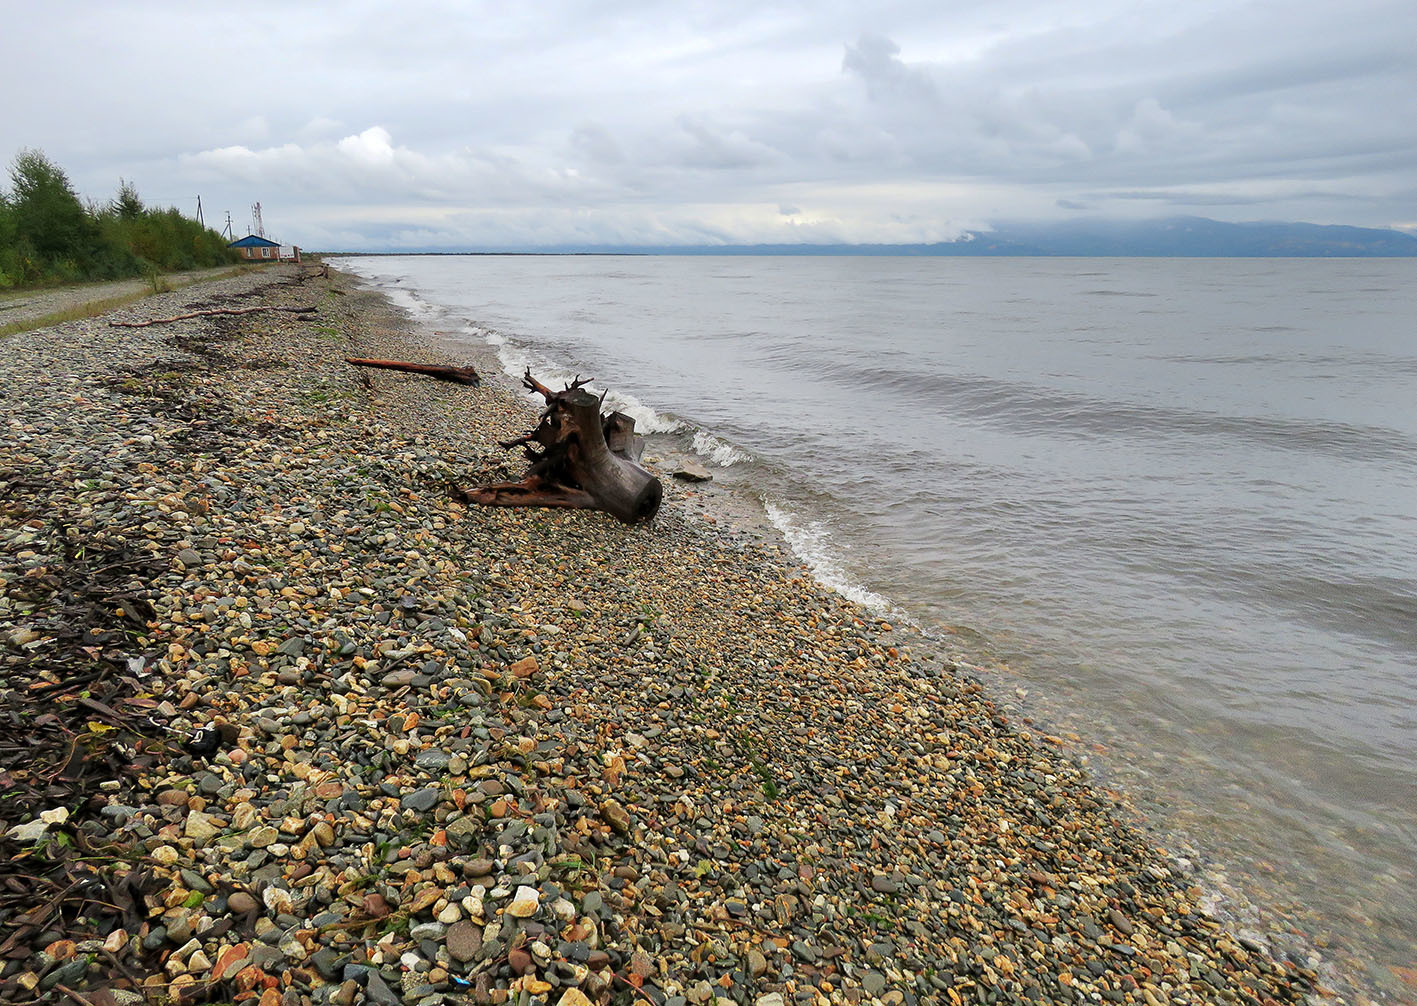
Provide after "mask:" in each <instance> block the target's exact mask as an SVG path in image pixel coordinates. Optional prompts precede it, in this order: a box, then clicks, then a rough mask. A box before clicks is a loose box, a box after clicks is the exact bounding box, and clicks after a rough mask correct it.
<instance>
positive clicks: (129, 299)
mask: <svg viewBox="0 0 1417 1006" xmlns="http://www.w3.org/2000/svg"><path fill="white" fill-rule="evenodd" d="M253 268H255V267H254V266H248V265H241V266H236V267H234V268H232V269H223V270H222V271H221V272H218V273H213V274H212V275H210V276H201V277H199V278H196V279H189V280H187V281H186V282H185V283H184V282H179V283H178V284H177V286H178V287H184V286H194V285H196V284H198V283H210V282H213V281H215V280H219V279H230V278H232V277H233V276H242V275H245V274H246V273H248V272H250V271H251V270H252V269H253ZM181 275H182V274H181V273H176V274H170V275H159V276H156V277H150V278H149V279H148V288H147V289H145V290H135V291H133V292H132V293H125V294H120V295H118V296H116V297H104V298H102V299H100V300H91V301H89V302H87V303H85V304H75V305H73V306H72V307H68V308H65V309H64V310H62V311H54V312H52V313H50V314H44V315H40V316H39V317H37V318H28V319H26V320H24V321H12V322H10V323H8V324H5V325H0V339H3V338H5V336H7V335H18V334H19V333H21V332H33V331H34V330H35V329H37V328H49V327H50V326H51V325H62V324H64V323H65V322H66V321H84V320H86V319H88V318H97V317H98V316H99V315H101V314H107V313H108V312H109V311H116V310H117V309H118V308H120V307H127V306H128V305H129V304H136V303H137V302H138V301H140V300H143V299H144V298H147V297H151V296H152V295H153V294H155V293H167V292H169V291H171V290H173V289H175V288H174V287H173V285H172V284H171V283H170V282H169V279H170V278H171V276H181ZM105 282H108V281H105ZM88 285H90V284H85V283H75V284H71V285H70V286H67V287H62V288H59V289H65V290H82V289H83V288H84V287H85V286H88ZM34 292H35V291H33V290H18V291H14V292H12V293H8V294H6V295H5V297H4V298H0V299H4V300H10V299H16V298H19V297H24V296H29V295H32V294H33V293H34ZM44 292H46V293H47V292H49V291H48V290H46V291H44Z"/></svg>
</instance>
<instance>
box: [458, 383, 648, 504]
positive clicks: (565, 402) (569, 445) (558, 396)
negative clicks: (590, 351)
mask: <svg viewBox="0 0 1417 1006" xmlns="http://www.w3.org/2000/svg"><path fill="white" fill-rule="evenodd" d="M522 383H524V384H525V385H526V386H527V387H528V388H529V389H531V390H532V391H535V392H536V393H537V394H539V395H541V396H542V398H544V399H545V400H546V409H545V411H543V412H542V413H541V418H540V421H539V422H538V423H537V426H536V429H534V430H532V431H531V432H530V433H528V434H527V435H526V436H524V437H519V438H518V439H516V440H512V441H508V442H507V443H504V444H503V445H502V446H503V447H504V448H512V447H522V448H523V450H524V451H525V453H526V456H527V460H529V461H530V462H531V468H530V470H529V471H528V472H527V474H526V477H525V478H524V479H522V480H521V481H520V482H504V483H500V484H497V485H490V486H480V487H478V488H476V489H471V490H468V491H467V492H466V493H464V494H463V495H464V496H465V497H466V498H467V499H469V500H471V501H472V502H474V503H480V504H482V505H483V506H551V507H573V508H576V509H583V510H585V509H589V510H604V511H605V512H606V513H608V514H610V515H611V516H613V517H615V518H617V519H619V520H622V521H624V522H625V523H627V524H635V523H639V522H641V521H646V520H649V519H650V518H651V517H653V516H654V515H655V514H656V513H658V512H659V504H660V501H661V499H662V498H663V495H664V487H663V486H662V485H660V482H659V479H657V478H655V477H654V476H653V475H651V474H650V473H649V472H647V471H646V470H645V469H644V468H643V467H641V465H640V463H639V460H640V457H641V456H642V455H643V453H644V438H643V437H641V436H639V435H637V434H636V433H635V421H634V420H633V419H631V418H630V417H629V416H627V415H625V414H624V413H621V412H612V413H610V414H609V415H608V416H604V417H602V416H601V414H600V406H601V404H602V402H603V401H604V398H603V396H601V397H597V396H595V395H593V394H591V393H590V392H589V391H587V390H585V388H584V385H585V384H586V383H587V382H585V381H582V380H579V379H577V380H575V381H573V382H572V383H571V384H568V385H567V386H566V388H565V390H563V391H552V390H551V389H550V388H548V387H546V385H544V384H541V383H540V382H539V381H537V380H536V379H535V378H534V377H532V376H531V370H530V368H528V369H527V372H526V374H525V376H524V377H523V378H522ZM533 444H536V445H538V446H539V447H540V448H541V449H540V450H537V449H536V448H535V447H533V446H532V445H533Z"/></svg>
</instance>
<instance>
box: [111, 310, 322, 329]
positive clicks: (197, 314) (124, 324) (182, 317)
mask: <svg viewBox="0 0 1417 1006" xmlns="http://www.w3.org/2000/svg"><path fill="white" fill-rule="evenodd" d="M257 311H284V312H285V313H286V314H314V313H315V308H313V307H269V306H267V305H264V304H263V305H261V306H259V307H217V308H212V309H211V310H208V311H188V312H187V313H186V314H174V315H173V316H172V317H171V318H151V319H149V320H148V321H110V322H109V323H108V324H109V325H111V326H112V327H114V328H147V327H148V326H149V325H170V324H172V323H173V322H174V321H186V320H187V319H189V318H211V317H214V316H215V315H220V314H255V313H256V312H257Z"/></svg>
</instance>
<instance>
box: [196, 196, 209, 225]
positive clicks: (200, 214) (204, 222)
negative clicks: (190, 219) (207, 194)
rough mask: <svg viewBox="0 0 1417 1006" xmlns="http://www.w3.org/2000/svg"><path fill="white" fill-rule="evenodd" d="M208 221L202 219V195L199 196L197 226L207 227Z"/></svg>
mask: <svg viewBox="0 0 1417 1006" xmlns="http://www.w3.org/2000/svg"><path fill="white" fill-rule="evenodd" d="M206 225H207V222H206V221H205V220H203V219H202V197H201V196H198V197H197V226H199V227H205V226H206Z"/></svg>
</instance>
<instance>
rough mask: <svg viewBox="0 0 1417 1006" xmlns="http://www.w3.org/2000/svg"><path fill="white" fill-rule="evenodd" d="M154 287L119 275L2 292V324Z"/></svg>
mask: <svg viewBox="0 0 1417 1006" xmlns="http://www.w3.org/2000/svg"><path fill="white" fill-rule="evenodd" d="M232 268H233V267H232V266H219V267H217V268H215V269H194V270H193V271H191V272H179V273H165V274H164V275H163V276H162V277H161V279H162V281H163V282H165V283H166V284H167V285H168V286H169V287H171V288H173V289H181V288H182V287H185V286H191V285H192V284H193V283H203V282H206V281H208V280H210V279H211V278H212V277H214V276H220V275H221V274H223V273H229V272H231V271H232ZM150 289H152V285H151V284H150V283H149V281H148V280H146V279H118V280H114V281H112V282H111V283H81V284H76V285H74V286H65V287H59V288H57V289H52V290H24V291H21V292H19V293H7V294H0V325H9V324H10V323H11V322H24V321H33V320H35V319H38V318H46V317H49V316H50V315H55V314H59V313H60V312H63V311H70V310H74V309H76V308H81V307H83V306H84V305H86V304H95V303H98V302H99V301H105V300H113V299H115V298H118V297H130V296H132V295H134V294H139V293H143V292H144V291H146V290H150Z"/></svg>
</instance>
